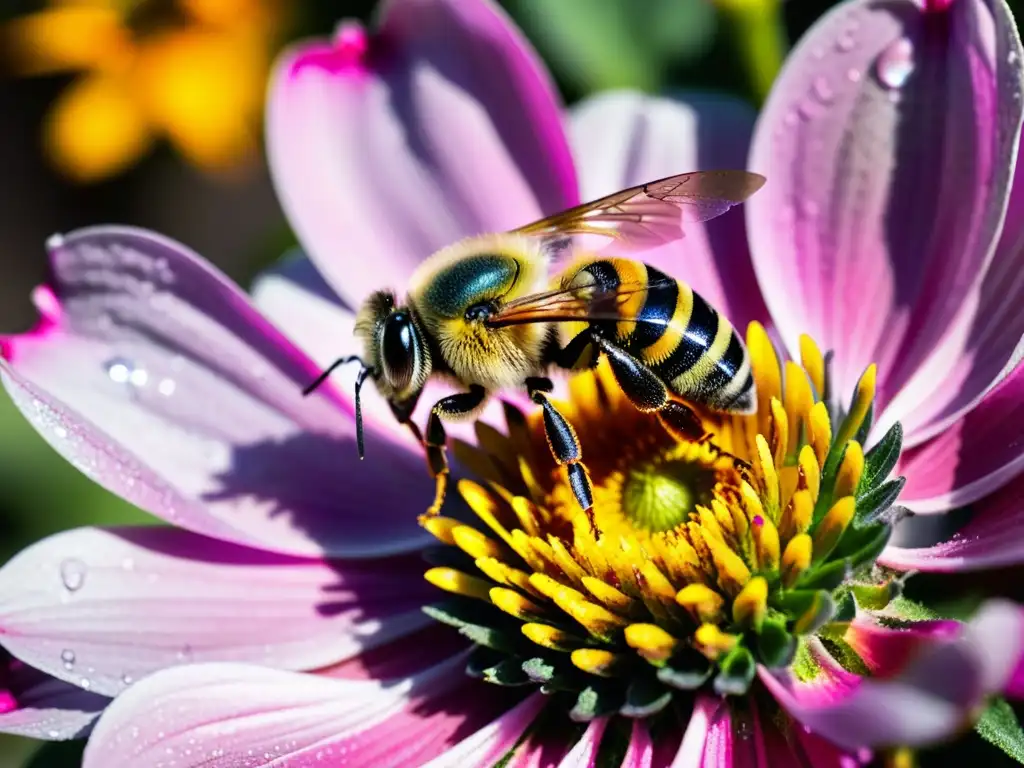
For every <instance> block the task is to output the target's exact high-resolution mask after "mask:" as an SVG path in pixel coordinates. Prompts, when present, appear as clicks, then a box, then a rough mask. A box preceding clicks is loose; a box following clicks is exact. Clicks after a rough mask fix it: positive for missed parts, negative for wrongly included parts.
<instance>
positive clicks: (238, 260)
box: [0, 0, 1003, 768]
mask: <svg viewBox="0 0 1024 768" xmlns="http://www.w3.org/2000/svg"><path fill="white" fill-rule="evenodd" d="M72 5H76V4H74V3H70V2H67V0H52V2H50V3H48V4H47V3H44V2H41V1H33V2H29V1H28V0H3V2H2V3H0V25H2V26H0V169H2V170H0V332H5V333H11V332H17V331H23V330H25V329H27V328H29V327H30V326H31V325H32V323H33V322H34V319H35V315H34V310H33V309H32V307H31V304H30V301H29V294H30V291H31V289H32V288H33V287H34V286H35V285H38V284H39V283H41V282H42V281H43V280H44V269H45V262H44V252H43V242H44V241H45V239H46V238H47V237H48V236H49V235H50V234H52V233H54V232H58V231H67V230H70V229H73V228H75V227H79V226H83V225H89V224H98V223H125V224H132V225H138V226H143V227H149V228H152V229H155V230H158V231H160V232H162V233H165V234H167V235H169V236H171V237H173V238H175V239H177V240H180V241H182V242H184V243H186V244H188V245H189V246H191V247H193V248H194V249H196V250H197V251H199V252H200V253H202V254H203V255H205V256H206V257H207V258H209V259H210V260H211V261H213V262H214V263H215V264H216V265H218V266H219V267H220V268H221V269H222V270H224V271H225V272H226V273H227V274H228V275H230V276H231V277H232V278H234V279H236V280H237V281H239V282H240V283H241V284H242V285H243V286H246V285H248V284H249V281H250V280H251V279H252V277H253V276H254V275H255V274H256V273H257V272H258V271H259V270H260V269H261V268H263V267H265V266H266V265H267V264H269V263H270V262H272V261H273V260H274V259H276V258H277V257H278V256H279V255H280V254H281V253H283V251H284V250H285V249H287V248H288V247H289V246H290V245H291V244H293V242H294V240H293V238H292V235H291V234H290V232H289V229H288V226H287V223H286V222H285V220H284V218H283V216H282V214H281V211H280V209H279V207H278V204H277V202H276V199H275V196H274V192H273V189H272V188H271V185H270V182H269V178H268V174H267V170H266V167H265V163H264V161H263V157H262V150H261V145H260V143H259V142H260V138H261V137H260V117H261V111H260V110H261V103H260V100H261V98H262V94H263V87H264V82H265V77H266V68H267V66H268V65H269V63H270V62H271V61H272V58H273V56H274V55H275V54H276V52H277V51H278V50H280V48H281V46H283V45H286V44H287V43H288V42H289V41H290V40H294V39H296V38H300V37H304V36H309V35H325V34H329V33H330V32H331V30H332V29H333V27H334V26H335V24H336V23H337V21H338V20H340V19H341V18H344V17H355V18H361V19H363V20H367V19H369V18H370V17H372V13H373V9H374V6H375V5H376V3H375V2H370V1H369V0H335V1H334V2H330V1H329V0H134V1H133V0H84V2H83V0H79V2H78V3H77V5H80V6H84V7H90V8H94V9H95V8H99V9H101V11H102V13H98V14H97V15H96V16H95V18H93V17H89V18H88V19H86V20H87V21H88V23H89V24H95V25H97V26H96V30H99V31H94V32H90V34H89V35H84V36H83V35H80V33H79V32H78V31H76V30H77V29H79V28H78V27H76V28H75V29H71V30H68V29H66V28H65V27H66V26H67V23H66V22H62V21H61V20H60V19H57V18H56V17H55V16H53V15H52V14H53V11H54V10H55V9H57V8H64V9H66V8H67V7H68V6H72ZM502 5H503V6H504V7H505V8H506V9H507V10H508V11H509V13H510V14H511V15H512V17H513V18H514V19H515V20H516V22H517V23H518V24H519V25H520V26H521V27H522V28H523V29H524V31H525V32H526V34H527V36H528V37H529V38H530V39H531V41H532V42H533V43H534V45H535V46H536V47H537V48H538V50H539V51H540V53H541V55H542V57H543V58H544V59H545V61H546V62H547V63H548V65H549V67H550V68H551V70H552V72H553V73H554V76H555V78H556V81H557V83H558V85H559V87H560V89H561V91H562V94H563V96H564V98H565V100H566V102H567V103H570V104H571V103H572V102H574V101H576V100H578V99H579V98H581V97H583V96H586V95H587V94H589V93H592V92H595V91H599V90H603V89H607V88H618V87H632V88H638V89H642V90H646V91H652V92H657V91H660V90H663V89H665V88H678V87H685V88H703V89H717V90H725V91H729V92H732V93H735V94H739V95H741V96H743V97H745V98H747V99H749V100H750V101H751V102H752V103H754V104H755V105H756V104H758V103H759V102H760V100H761V99H762V98H763V95H764V93H765V91H766V89H767V86H768V84H769V83H770V80H771V77H772V76H773V75H774V69H775V67H774V65H773V64H772V63H771V62H772V58H773V57H775V58H778V56H781V55H784V54H785V51H786V46H787V44H788V42H789V41H795V40H796V39H797V38H798V37H799V36H800V35H801V34H802V33H803V32H804V30H805V29H806V28H807V27H808V26H809V25H810V24H811V23H812V22H813V21H814V19H816V18H817V17H818V16H819V15H820V14H821V13H823V12H824V11H825V10H827V8H828V7H829V6H830V5H831V3H829V2H824V1H823V0H790V2H788V3H781V2H776V0H718V2H712V0H644V2H642V3H638V2H637V1H636V0H503V2H502ZM740 6H745V8H744V10H742V11H738V10H737V8H739V7H740ZM641 8H642V12H640V9H641ZM41 12H47V13H49V14H50V15H48V16H40V15H38V14H40V13H41ZM111 13H113V14H114V15H115V16H117V17H118V18H120V19H121V21H122V22H123V23H122V24H121V29H120V30H119V31H118V32H117V34H118V35H120V36H122V37H125V38H126V39H127V40H128V41H129V42H128V44H129V45H133V44H138V45H143V44H145V43H140V42H137V41H145V40H147V39H153V38H158V37H159V36H160V34H161V33H162V32H163V31H164V30H178V31H180V30H182V29H184V30H185V31H186V32H190V31H195V32H197V35H196V37H195V38H188V37H187V35H186V36H185V37H182V38H181V39H173V40H170V41H169V42H168V41H165V42H167V43H168V44H167V46H165V48H163V49H160V50H155V48H156V47H155V46H154V50H153V51H152V53H153V57H154V60H155V61H156V62H157V63H156V64H155V65H154V72H155V74H154V77H155V78H165V77H171V81H169V82H170V85H169V86H168V90H169V92H170V93H171V94H172V96H180V88H179V90H178V91H175V88H176V87H179V86H181V83H182V82H183V83H185V86H184V88H185V90H186V91H188V83H189V81H188V79H187V78H188V77H190V76H191V77H195V76H196V74H197V73H196V72H191V73H185V74H184V75H182V77H184V78H185V79H184V80H182V81H176V80H174V79H173V78H174V77H177V74H176V73H175V72H171V73H170V74H168V71H169V70H170V69H173V67H174V66H175V62H176V61H181V60H185V59H187V60H191V61H194V60H195V59H196V56H194V55H192V56H190V55H189V52H190V51H192V49H191V48H190V47H189V46H192V45H200V46H201V45H202V44H203V42H202V41H204V40H205V41H208V40H213V41H214V42H215V43H216V44H217V48H216V50H217V51H221V52H222V51H224V50H228V51H232V52H236V51H237V56H236V59H232V60H228V61H219V60H214V61H213V63H212V64H210V66H209V67H207V68H206V71H205V72H203V73H202V74H201V75H200V78H199V79H200V80H202V79H204V78H205V76H206V75H207V74H208V73H209V72H210V71H212V70H213V69H216V67H217V66H218V65H223V67H224V78H225V79H224V81H223V83H224V85H223V88H222V91H223V90H225V89H226V90H227V91H231V92H234V91H238V93H239V94H240V95H239V97H238V100H237V111H238V112H239V113H240V114H236V115H235V117H236V118H237V121H236V122H237V124H233V123H230V121H231V119H232V117H231V115H230V114H229V115H226V116H223V120H222V123H221V124H217V125H205V124H202V123H192V122H190V120H191V119H192V117H191V116H190V115H189V114H184V115H182V114H178V113H175V112H173V110H175V109H176V110H178V111H179V112H181V111H182V110H184V111H185V112H187V111H188V109H189V108H190V106H191V107H194V105H190V104H189V103H188V102H187V99H186V103H184V104H181V103H177V102H175V101H174V98H171V97H170V96H169V97H168V99H169V102H170V103H169V104H165V105H160V104H158V105H156V108H157V109H158V111H159V110H160V109H165V110H170V112H168V114H167V115H166V123H167V124H168V125H170V126H171V129H170V130H169V131H163V132H157V135H156V136H155V137H151V136H150V135H149V134H151V133H153V132H152V131H151V130H148V129H146V128H145V127H144V126H143V127H140V126H138V125H136V122H135V116H134V115H133V113H132V112H131V104H130V103H128V104H124V103H120V102H118V101H117V100H116V99H113V97H112V96H111V95H110V94H108V93H106V92H104V91H103V89H102V85H103V82H104V81H103V79H102V78H99V79H98V80H97V81H95V82H98V83H99V85H96V86H95V90H94V91H92V92H91V91H90V90H89V89H90V87H92V85H93V84H94V81H87V80H86V79H85V78H86V77H88V76H87V75H82V74H81V73H79V72H75V73H70V74H69V73H61V72H56V71H51V70H56V69H59V68H60V67H58V66H56V65H55V64H54V62H52V61H45V60H39V57H38V56H36V57H35V58H33V56H32V55H30V53H31V51H29V52H28V53H27V52H26V51H27V49H29V48H31V46H30V45H27V44H26V43H25V41H26V40H33V39H36V38H37V37H38V39H43V40H44V42H46V43H47V44H50V43H52V42H53V41H54V40H56V41H57V43H60V44H62V45H64V46H65V48H67V49H70V50H71V53H70V54H68V55H70V56H72V58H75V57H77V58H80V59H82V60H85V61H88V62H89V64H90V67H91V71H92V72H93V73H95V72H99V73H101V74H104V73H107V72H115V73H116V71H117V70H116V55H115V53H111V51H112V50H115V49H116V46H115V44H114V43H110V45H109V46H100V45H99V44H98V43H96V42H95V40H97V39H100V33H101V32H102V33H103V34H106V27H105V26H104V25H105V24H106V23H107V21H108V20H109V19H108V17H109V16H110V14H111ZM83 18H85V17H83ZM62 23H63V24H64V27H62V26H61V24H62ZM12 24H13V26H12ZM47 24H49V26H46V25H47ZM199 33H201V34H199ZM93 35H95V38H94V40H93V44H92V47H93V48H97V46H99V47H101V48H103V50H88V49H89V48H90V45H89V40H88V38H89V37H90V36H93ZM211 35H212V36H213V37H210V36H211ZM217 35H224V36H226V37H225V38H224V39H225V40H228V41H229V43H230V44H227V45H224V44H221V39H220V38H217V37H216V36H217ZM33 36H36V37H33ZM64 37H70V38H72V40H71V41H70V43H69V42H68V41H67V40H66V39H64ZM80 38H85V39H84V40H83V39H80ZM117 40H118V44H124V41H123V40H122V39H121V37H118V38H117ZM197 41H198V42H197ZM236 44H237V48H236V47H232V46H235V45H236ZM175 46H178V49H180V50H177V49H175ZM773 48H774V50H775V51H776V53H774V54H773V52H772V51H773ZM79 49H81V50H79ZM196 50H199V51H200V55H202V51H203V50H204V49H202V48H201V47H200V48H198V49H196ZM752 51H760V53H752ZM765 51H767V53H765ZM182 52H184V53H185V56H183V57H182V58H181V59H176V58H175V56H177V55H180V54H181V53H182ZM218 55H220V54H218ZM231 55H235V54H234V53H232V54H231ZM759 57H760V58H759ZM200 60H201V59H200ZM239 62H241V63H239ZM58 63H59V62H58ZM218 71H219V70H218ZM158 82H161V83H163V82H165V81H164V80H158ZM197 82H198V80H197ZM155 91H156V92H158V93H159V89H155ZM152 92H153V90H147V96H146V98H152ZM129 95H131V94H129ZM140 98H141V97H140ZM104 99H106V100H107V101H106V102H105V101H104ZM199 103H202V102H201V99H200V102H199ZM234 105H235V102H229V106H234ZM151 106H152V105H151ZM90 109H91V110H93V112H88V110H90ZM104 109H105V111H104ZM97 112H98V113H99V114H97ZM83 125H84V126H85V127H84V128H81V126H83ZM71 126H75V130H71ZM90 131H93V132H95V133H96V134H97V135H98V134H105V135H109V132H110V131H114V132H115V135H120V133H118V132H121V133H123V143H124V144H126V145H128V150H125V149H124V147H121V148H120V149H119V148H118V147H114V148H113V149H111V148H109V147H108V148H101V149H97V148H96V147H92V146H91V145H90V144H89V141H90V137H91V135H92V134H90ZM218 131H219V132H220V133H218ZM167 133H169V134H170V135H171V136H172V139H171V140H170V141H168V140H167V137H166V134H167ZM161 134H163V135H161ZM209 135H221V136H223V137H224V141H223V143H222V145H218V146H207V145H205V144H204V143H203V142H204V141H205V140H206V137H208V136H209ZM129 150H133V151H129ZM119 153H120V154H119ZM118 522H150V520H149V519H148V518H147V517H146V516H145V515H143V514H142V513H141V512H139V511H137V510H135V509H133V508H131V507H129V506H128V505H126V504H124V503H122V502H120V501H119V500H117V499H116V498H114V497H113V496H111V495H110V494H108V493H106V492H105V491H103V490H101V489H100V488H98V487H96V486H94V485H92V484H91V483H90V482H89V481H87V480H85V479H84V478H83V477H82V476H81V475H79V474H78V473H77V472H76V471H75V470H74V469H73V468H72V467H71V466H70V465H68V464H65V463H64V462H63V461H62V460H60V459H59V458H58V457H57V456H56V455H55V454H54V453H53V452H52V451H51V450H50V449H49V448H48V447H47V446H46V445H45V444H44V443H43V442H42V440H41V439H39V438H38V437H37V436H36V435H35V433H34V432H33V431H32V430H31V428H29V427H28V426H27V425H26V424H25V423H24V422H23V421H22V419H21V418H20V416H19V415H18V414H17V413H16V412H15V410H14V409H13V407H12V406H11V405H10V404H9V402H8V401H7V400H6V398H5V397H4V396H2V395H0V531H2V535H0V562H5V561H6V560H7V559H8V558H9V557H10V556H12V555H13V554H14V553H16V552H17V551H18V550H20V549H22V548H23V547H25V546H26V545H28V544H30V543H31V542H33V541H36V540H38V539H40V538H42V537H44V536H46V535H48V534H50V533H53V532H55V531H59V530H63V529H67V528H72V527H75V526H80V525H86V524H94V523H102V524H110V523H118ZM38 747H39V745H38V744H37V743H35V742H29V741H26V740H21V739H15V738H11V737H0V768H7V767H8V766H21V765H26V764H31V765H32V766H34V767H35V768H43V767H44V766H60V765H76V764H77V756H78V754H79V752H78V750H79V749H80V747H76V746H74V745H71V746H66V745H65V746H48V747H46V748H44V749H43V750H42V751H38V752H36V753H35V754H34V755H33V752H35V751H36V750H37V749H38ZM974 748H975V747H973V746H970V745H967V746H964V747H960V748H957V750H955V751H947V752H945V753H943V758H944V759H940V758H939V757H938V756H937V755H936V756H932V757H930V758H928V762H929V764H933V765H939V764H949V765H953V764H962V762H961V760H966V759H970V755H971V754H972V751H973V749H974ZM964 750H969V751H964ZM974 754H977V755H979V759H981V760H983V764H985V765H998V764H1002V763H1001V762H1000V761H1001V760H1002V759H1003V758H1002V756H1001V755H1000V754H999V753H997V752H996V751H995V750H994V749H992V748H990V747H987V746H981V747H980V749H979V751H978V752H977V753H974ZM946 760H953V762H946Z"/></svg>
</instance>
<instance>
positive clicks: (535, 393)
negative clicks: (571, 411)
mask: <svg viewBox="0 0 1024 768" xmlns="http://www.w3.org/2000/svg"><path fill="white" fill-rule="evenodd" d="M552 389H554V385H553V384H552V383H551V379H546V378H540V377H535V378H529V379H527V380H526V391H527V393H528V394H529V396H530V399H531V400H532V401H533V402H535V403H536V404H537V405H539V406H541V407H542V408H543V409H544V434H545V436H546V437H547V439H548V446H549V447H550V448H551V455H552V456H554V457H555V461H556V462H558V465H559V466H560V467H565V472H566V475H567V476H568V478H569V487H570V488H572V492H573V494H574V495H575V496H576V500H577V501H578V502H579V504H580V507H581V508H582V509H583V510H584V511H587V510H589V509H590V508H591V507H593V506H594V495H593V492H592V490H591V487H590V477H589V476H588V475H587V468H586V467H584V466H583V449H582V448H581V447H580V441H579V438H577V437H576V431H575V430H574V429H573V428H572V425H571V424H569V422H568V421H566V420H565V417H564V416H563V415H562V414H561V413H559V412H558V409H557V408H555V406H554V404H553V403H552V402H551V400H550V399H549V398H548V393H549V392H551V390H552ZM591 522H593V521H591Z"/></svg>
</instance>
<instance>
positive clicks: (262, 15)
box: [0, 0, 285, 181]
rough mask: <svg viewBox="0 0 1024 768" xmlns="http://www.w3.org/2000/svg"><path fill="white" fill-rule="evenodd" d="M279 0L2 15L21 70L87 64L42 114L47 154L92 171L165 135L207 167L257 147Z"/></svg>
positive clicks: (3, 42) (101, 5) (126, 158)
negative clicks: (7, 17) (11, 17)
mask: <svg viewBox="0 0 1024 768" xmlns="http://www.w3.org/2000/svg"><path fill="white" fill-rule="evenodd" d="M284 7H285V3H284V2H282V0H50V2H49V5H48V7H47V8H46V9H45V10H42V11H39V12H37V13H33V14H30V15H27V16H23V17H21V18H18V19H15V20H13V21H10V22H8V23H7V24H5V25H3V26H2V27H0V50H3V51H4V58H5V59H6V60H7V62H8V65H9V67H10V68H11V69H12V70H13V72H14V73H15V74H20V75H48V74H55V73H63V72H74V71H81V72H82V75H81V76H80V77H79V78H78V79H76V80H75V81H74V82H73V83H72V84H71V85H70V86H68V88H67V90H65V92H64V93H63V94H62V95H61V96H60V98H59V99H58V100H57V102H56V103H55V104H54V106H53V108H52V110H51V111H50V113H49V115H48V116H47V118H46V121H45V124H44V140H45V148H46V153H47V155H48V156H49V157H50V158H51V160H52V161H53V162H54V163H55V164H56V165H57V167H58V168H60V169H61V170H62V171H63V172H65V173H66V174H67V175H69V176H71V177H72V178H74V179H76V180H79V181H95V180H97V179H102V178H105V177H107V176H110V175H112V174H114V173H117V172H119V171H121V170H123V169H125V168H127V167H128V166H130V165H132V164H133V163H134V162H135V161H137V160H138V159H139V158H140V157H141V156H142V154H143V153H144V152H145V151H146V150H147V149H149V148H150V146H151V145H152V144H153V142H154V140H156V139H157V138H160V137H165V138H167V139H169V140H170V141H171V142H172V143H173V144H174V145H175V146H176V147H177V148H178V150H179V151H180V152H181V153H182V154H183V155H184V156H185V157H186V158H187V159H188V160H189V161H191V162H192V163H194V164H196V165H197V166H199V167H201V168H203V169H205V170H215V171H219V170H224V169H228V168H232V167H236V166H238V165H242V164H244V163H245V162H246V161H248V160H251V159H253V158H255V157H256V156H257V155H258V151H259V131H260V122H261V114H262V104H263V95H264V89H265V84H266V79H267V73H268V70H269V66H270V62H271V59H272V55H273V53H274V51H273V45H274V42H275V40H276V38H277V35H278V33H279V30H280V26H281V22H282V20H283V19H282V16H283V11H284Z"/></svg>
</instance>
